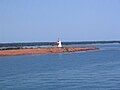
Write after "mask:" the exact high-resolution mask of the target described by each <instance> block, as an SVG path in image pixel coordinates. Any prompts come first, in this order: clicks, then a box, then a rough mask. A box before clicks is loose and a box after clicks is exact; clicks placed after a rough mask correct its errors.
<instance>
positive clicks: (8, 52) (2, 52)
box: [0, 47, 98, 56]
mask: <svg viewBox="0 0 120 90" xmlns="http://www.w3.org/2000/svg"><path fill="white" fill-rule="evenodd" d="M89 50H98V48H71V47H69V48H63V47H62V48H58V47H53V48H50V47H49V48H33V49H15V50H0V56H18V55H34V54H55V53H66V52H77V51H89Z"/></svg>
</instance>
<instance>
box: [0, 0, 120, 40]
mask: <svg viewBox="0 0 120 90" xmlns="http://www.w3.org/2000/svg"><path fill="white" fill-rule="evenodd" d="M58 37H59V38H61V39H62V41H88V40H92V41H94V40H120V0H0V42H33V41H40V42H41V41H56V40H57V38H58Z"/></svg>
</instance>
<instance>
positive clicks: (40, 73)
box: [0, 44, 120, 90]
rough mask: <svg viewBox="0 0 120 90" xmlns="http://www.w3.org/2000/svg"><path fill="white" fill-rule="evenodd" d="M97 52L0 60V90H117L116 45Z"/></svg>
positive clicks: (119, 51)
mask: <svg viewBox="0 0 120 90" xmlns="http://www.w3.org/2000/svg"><path fill="white" fill-rule="evenodd" d="M96 47H100V48H101V50H100V51H88V52H76V53H65V54H49V55H32V56H31V55H30V56H29V55H28V56H13V57H12V56H11V57H0V90H120V44H108V45H107V44H104V45H102V44H101V45H96Z"/></svg>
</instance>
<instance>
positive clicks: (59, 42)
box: [57, 38, 62, 48]
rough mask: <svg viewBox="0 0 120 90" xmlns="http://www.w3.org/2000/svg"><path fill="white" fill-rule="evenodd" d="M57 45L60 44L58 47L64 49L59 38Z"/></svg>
mask: <svg viewBox="0 0 120 90" xmlns="http://www.w3.org/2000/svg"><path fill="white" fill-rule="evenodd" d="M57 44H58V45H57V47H59V48H61V47H62V43H61V41H60V40H59V38H58V41H57Z"/></svg>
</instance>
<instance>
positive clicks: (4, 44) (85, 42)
mask: <svg viewBox="0 0 120 90" xmlns="http://www.w3.org/2000/svg"><path fill="white" fill-rule="evenodd" d="M55 43H56V42H25V43H24V42H22V43H0V47H16V46H17V47H20V46H43V45H54V44H55ZM110 43H111V44H112V43H120V41H80V42H62V44H63V45H72V44H110Z"/></svg>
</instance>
